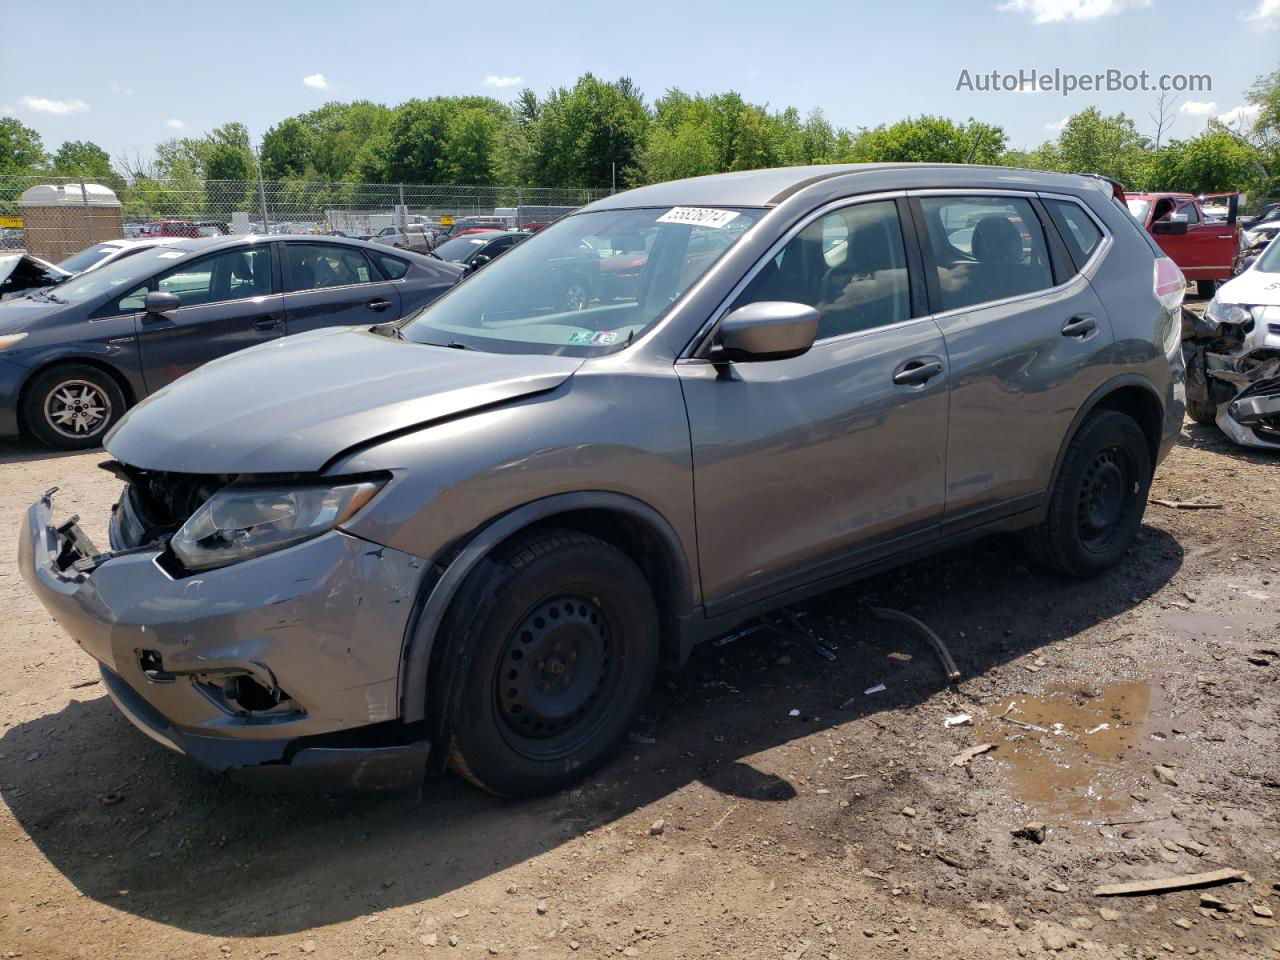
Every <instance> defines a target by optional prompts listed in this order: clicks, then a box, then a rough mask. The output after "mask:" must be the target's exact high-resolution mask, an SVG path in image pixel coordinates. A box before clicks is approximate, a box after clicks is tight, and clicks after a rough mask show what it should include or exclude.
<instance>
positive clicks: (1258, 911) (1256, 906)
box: [1249, 903, 1276, 918]
mask: <svg viewBox="0 0 1280 960" xmlns="http://www.w3.org/2000/svg"><path fill="white" fill-rule="evenodd" d="M1249 909H1250V910H1252V911H1253V915H1254V916H1255V917H1268V918H1270V917H1274V916H1275V915H1276V914H1275V911H1274V910H1272V909H1271V908H1270V907H1268V906H1267V905H1266V904H1265V903H1251V904H1249Z"/></svg>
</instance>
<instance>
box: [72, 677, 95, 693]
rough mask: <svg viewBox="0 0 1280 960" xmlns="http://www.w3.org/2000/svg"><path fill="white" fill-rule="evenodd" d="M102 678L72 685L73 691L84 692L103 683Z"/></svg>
mask: <svg viewBox="0 0 1280 960" xmlns="http://www.w3.org/2000/svg"><path fill="white" fill-rule="evenodd" d="M101 679H102V678H101V677H94V678H93V679H92V680H81V681H80V682H79V683H73V684H72V685H71V689H72V690H83V689H84V688H85V687H92V686H95V685H96V684H98V683H99V682H100V681H101Z"/></svg>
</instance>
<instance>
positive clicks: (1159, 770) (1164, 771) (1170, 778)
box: [1151, 764, 1178, 787]
mask: <svg viewBox="0 0 1280 960" xmlns="http://www.w3.org/2000/svg"><path fill="white" fill-rule="evenodd" d="M1151 772H1152V773H1153V774H1155V778H1156V779H1157V780H1159V781H1160V782H1161V783H1163V784H1164V785H1165V786H1166V787H1176V786H1177V785H1178V778H1177V776H1176V775H1175V774H1174V772H1173V770H1172V769H1170V768H1169V767H1166V766H1164V765H1163V764H1157V765H1156V766H1155V767H1153V768H1152V770H1151Z"/></svg>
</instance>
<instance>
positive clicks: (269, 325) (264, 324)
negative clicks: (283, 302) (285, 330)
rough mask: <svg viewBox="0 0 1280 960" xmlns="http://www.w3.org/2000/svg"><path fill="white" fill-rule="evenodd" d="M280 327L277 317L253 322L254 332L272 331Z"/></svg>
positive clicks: (262, 318) (263, 318)
mask: <svg viewBox="0 0 1280 960" xmlns="http://www.w3.org/2000/svg"><path fill="white" fill-rule="evenodd" d="M278 326H280V318H279V317H259V318H258V319H257V320H255V321H253V329H255V330H273V329H275V328H276V327H278Z"/></svg>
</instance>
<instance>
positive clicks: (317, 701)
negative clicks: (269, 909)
mask: <svg viewBox="0 0 1280 960" xmlns="http://www.w3.org/2000/svg"><path fill="white" fill-rule="evenodd" d="M52 509H53V505H52V498H51V495H49V494H46V495H45V497H42V498H41V499H40V500H38V501H37V502H36V503H35V504H33V505H32V506H31V508H30V509H29V510H28V512H27V516H26V518H25V520H24V525H23V530H22V533H21V535H20V538H19V541H18V560H19V566H20V568H21V570H22V573H23V576H24V577H25V578H26V580H27V583H28V584H29V585H30V587H31V589H32V590H33V592H34V593H35V594H36V596H37V597H38V598H39V599H40V601H41V603H43V604H44V606H45V608H46V609H47V610H48V611H49V613H50V614H51V615H52V616H53V618H54V619H55V620H56V621H57V622H58V624H59V625H60V626H61V627H62V628H63V629H64V630H65V631H66V632H67V633H68V634H69V635H70V636H71V637H72V638H73V639H74V640H75V641H76V643H78V644H79V645H80V646H81V647H82V648H84V650H85V651H86V652H87V653H89V654H90V655H91V656H92V657H93V658H94V659H95V660H97V661H98V662H99V664H100V666H101V668H102V676H103V679H104V681H105V684H106V688H107V691H108V693H109V694H110V696H111V699H112V700H113V701H114V702H115V704H116V706H117V707H118V708H119V709H120V711H121V712H122V713H123V714H124V715H125V716H126V717H128V719H129V720H130V721H131V722H132V723H133V724H134V725H135V726H137V727H138V728H139V729H140V730H142V731H143V732H144V733H145V734H147V736H149V737H151V739H153V740H155V741H157V742H158V743H161V744H163V745H164V746H166V747H168V748H169V749H171V750H175V751H177V752H179V753H182V754H185V755H187V756H189V757H191V758H192V759H193V760H194V761H196V762H197V763H199V764H201V765H202V766H205V767H207V768H209V769H211V770H215V771H219V772H225V773H227V774H228V775H230V776H232V777H233V778H234V779H237V780H240V781H242V782H251V783H257V784H262V785H268V786H276V787H285V786H310V785H315V786H319V785H326V786H331V787H342V786H349V787H355V788H368V787H394V786H406V785H410V784H413V783H416V782H418V781H419V780H420V779H421V777H422V775H423V772H424V770H425V765H426V758H427V753H428V750H429V745H428V744H427V743H426V742H425V741H424V740H422V739H421V738H420V736H415V728H410V727H407V726H406V725H404V724H402V723H401V722H400V720H399V666H400V660H401V654H402V646H403V643H404V637H405V628H406V626H407V624H408V621H409V616H410V611H411V610H412V608H413V601H414V598H415V597H416V596H417V594H418V589H419V586H420V585H421V583H422V581H423V578H424V576H426V575H428V574H429V572H430V570H431V567H430V565H429V564H427V563H426V562H425V561H423V560H421V559H419V558H417V557H413V556H410V555H409V554H405V553H401V552H400V551H396V550H391V549H389V548H383V547H379V546H377V545H375V544H372V543H369V542H368V541H365V540H360V539H358V538H356V537H352V536H349V535H347V534H344V533H341V532H338V531H333V532H330V533H327V534H324V535H322V536H320V537H317V538H315V539H314V540H310V541H307V542H305V543H302V544H298V545H297V546H295V547H291V548H289V549H287V550H282V551H279V552H278V553H274V554H268V555H266V556H262V557H258V558H256V559H253V560H248V561H244V562H242V563H238V564H233V565H231V566H228V567H223V568H221V569H218V570H210V571H204V572H202V573H200V574H198V575H192V576H181V577H175V576H172V575H170V573H168V572H166V570H165V568H164V567H163V565H162V564H161V563H159V562H158V561H159V559H160V556H161V551H160V550H159V549H156V548H140V549H137V550H133V551H127V550H126V551H118V552H116V553H114V554H108V555H106V559H99V560H97V561H95V562H90V563H81V564H80V567H79V568H77V565H76V563H75V561H76V560H80V559H83V558H84V557H85V556H86V555H87V554H90V553H93V552H94V548H93V547H92V545H91V544H89V543H88V541H87V540H85V539H84V537H83V535H82V534H79V532H78V531H77V530H73V529H66V528H63V529H59V528H55V527H53V526H52V524H51V523H50V517H51V515H52ZM86 567H92V569H85V568H86ZM241 682H246V683H247V682H252V684H253V685H254V689H255V690H257V691H258V692H259V695H261V693H262V691H264V690H265V691H269V692H273V693H275V692H278V698H277V700H278V702H275V703H272V704H268V705H263V704H262V703H256V704H254V703H251V702H250V701H247V700H245V698H244V697H243V695H241V694H239V691H238V688H236V686H235V685H236V684H238V683H241Z"/></svg>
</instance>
